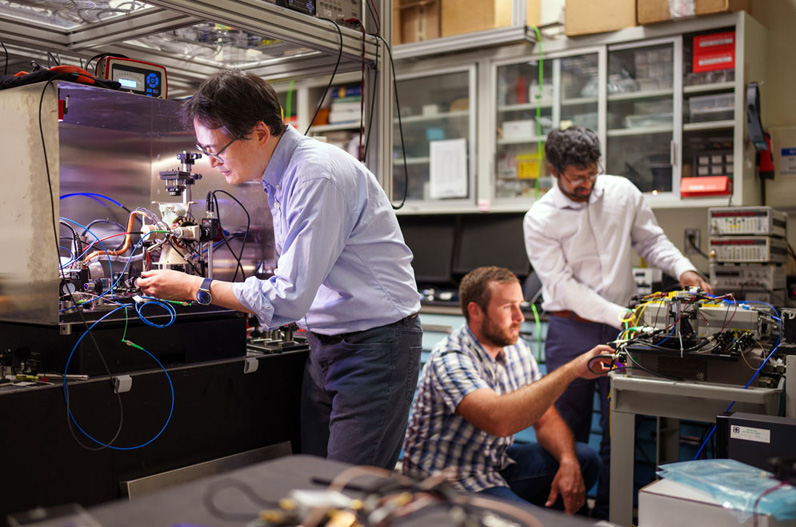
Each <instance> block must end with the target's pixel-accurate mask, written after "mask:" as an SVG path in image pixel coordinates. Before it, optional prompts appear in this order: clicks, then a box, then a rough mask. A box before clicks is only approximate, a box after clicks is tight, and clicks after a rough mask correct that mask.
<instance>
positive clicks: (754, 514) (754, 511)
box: [752, 481, 788, 527]
mask: <svg viewBox="0 0 796 527" xmlns="http://www.w3.org/2000/svg"><path fill="white" fill-rule="evenodd" d="M785 486H788V482H787V481H780V482H779V483H778V484H777V485H774V486H773V487H769V488H767V489H766V490H764V491H763V492H761V493H760V496H758V497H757V499H756V500H755V504H754V506H753V507H752V518H754V519H753V520H752V524H753V527H757V516H758V514H757V506H758V505H759V504H760V500H762V499H763V498H764V497H766V496H768V495H769V494H771V493H772V492H774V491H777V490H779V489H781V488H783V487H785Z"/></svg>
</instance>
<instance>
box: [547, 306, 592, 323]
mask: <svg viewBox="0 0 796 527" xmlns="http://www.w3.org/2000/svg"><path fill="white" fill-rule="evenodd" d="M547 314H548V315H553V316H556V317H561V318H568V319H570V320H574V321H576V322H588V323H590V324H596V322H593V321H591V320H589V319H586V318H583V317H582V316H580V315H578V314H577V313H575V312H574V311H570V310H568V309H566V310H563V311H548V312H547Z"/></svg>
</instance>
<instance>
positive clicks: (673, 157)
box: [669, 141, 677, 166]
mask: <svg viewBox="0 0 796 527" xmlns="http://www.w3.org/2000/svg"><path fill="white" fill-rule="evenodd" d="M669 164H671V165H672V166H675V165H676V164H677V143H675V142H674V141H669Z"/></svg>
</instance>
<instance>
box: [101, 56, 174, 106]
mask: <svg viewBox="0 0 796 527" xmlns="http://www.w3.org/2000/svg"><path fill="white" fill-rule="evenodd" d="M97 77H99V78H102V79H111V80H115V81H117V82H118V83H120V84H121V85H122V87H121V90H122V91H129V92H132V93H136V94H138V95H146V96H148V97H156V98H158V99H165V98H166V97H167V96H168V83H167V82H166V68H164V67H163V66H159V65H157V64H152V63H151V62H144V61H142V60H135V59H128V58H123V57H102V58H101V59H99V61H98V62H97Z"/></svg>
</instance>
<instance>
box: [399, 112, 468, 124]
mask: <svg viewBox="0 0 796 527" xmlns="http://www.w3.org/2000/svg"><path fill="white" fill-rule="evenodd" d="M468 115H470V112H469V111H468V110H458V111H455V112H444V113H437V114H434V115H407V116H406V117H401V123H404V124H405V123H423V122H428V121H441V120H443V119H456V118H459V117H467V116H468ZM393 123H394V124H398V119H393Z"/></svg>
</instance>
